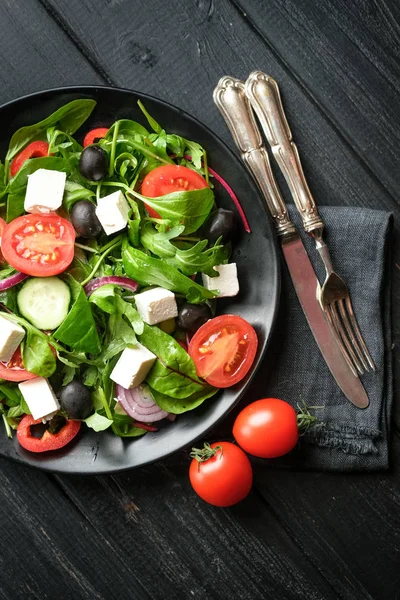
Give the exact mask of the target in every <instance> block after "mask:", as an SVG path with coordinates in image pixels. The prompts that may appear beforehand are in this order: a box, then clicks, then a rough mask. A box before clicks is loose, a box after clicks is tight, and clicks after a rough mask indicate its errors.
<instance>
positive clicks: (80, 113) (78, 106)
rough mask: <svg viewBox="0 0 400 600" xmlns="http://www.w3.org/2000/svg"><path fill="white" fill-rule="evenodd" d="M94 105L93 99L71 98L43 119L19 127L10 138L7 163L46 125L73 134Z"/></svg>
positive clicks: (42, 131)
mask: <svg viewBox="0 0 400 600" xmlns="http://www.w3.org/2000/svg"><path fill="white" fill-rule="evenodd" d="M95 106H96V102H95V100H90V99H81V100H73V101H72V102H69V103H68V104H65V105H64V106H61V108H59V109H58V110H56V111H55V112H54V113H52V114H51V115H49V116H48V117H47V118H46V119H43V121H39V123H35V124H34V125H26V126H25V127H21V128H20V129H18V131H16V132H15V133H14V135H13V136H12V138H11V140H10V145H9V147H8V152H7V156H6V161H7V163H9V162H10V160H12V158H14V156H15V155H16V154H18V152H20V150H22V148H24V147H25V146H26V145H27V144H29V143H30V142H32V141H34V140H36V139H38V138H40V137H41V136H42V135H43V134H44V132H45V131H46V129H47V128H48V127H53V126H55V127H58V128H59V129H61V130H62V131H63V132H65V133H67V134H70V135H71V134H73V133H75V131H76V130H77V129H79V127H80V126H81V125H82V124H83V123H84V122H85V121H86V119H87V118H88V117H89V116H90V114H91V112H92V110H93V109H94V107H95Z"/></svg>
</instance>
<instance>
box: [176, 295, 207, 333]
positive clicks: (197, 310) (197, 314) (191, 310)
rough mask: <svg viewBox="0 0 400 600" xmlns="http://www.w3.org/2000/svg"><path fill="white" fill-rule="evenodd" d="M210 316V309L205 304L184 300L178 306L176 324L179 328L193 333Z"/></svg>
mask: <svg viewBox="0 0 400 600" xmlns="http://www.w3.org/2000/svg"><path fill="white" fill-rule="evenodd" d="M211 318H212V313H211V309H210V307H209V306H208V305H207V304H189V302H185V303H184V304H182V306H180V308H179V311H178V319H177V325H178V327H179V328H180V329H184V330H185V331H188V332H189V333H194V332H195V331H197V330H198V329H199V327H201V326H202V325H204V323H206V322H207V321H208V319H211Z"/></svg>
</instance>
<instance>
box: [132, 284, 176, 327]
mask: <svg viewBox="0 0 400 600" xmlns="http://www.w3.org/2000/svg"><path fill="white" fill-rule="evenodd" d="M135 302H136V308H137V309H138V312H139V314H140V316H141V317H142V319H143V321H144V322H145V323H148V324H149V325H155V324H156V323H161V321H166V320H167V319H173V318H174V317H177V316H178V307H177V305H176V300H175V294H173V293H172V292H170V291H169V290H165V289H164V288H162V287H156V288H153V289H152V290H148V291H147V292H142V293H141V294H137V295H136V296H135Z"/></svg>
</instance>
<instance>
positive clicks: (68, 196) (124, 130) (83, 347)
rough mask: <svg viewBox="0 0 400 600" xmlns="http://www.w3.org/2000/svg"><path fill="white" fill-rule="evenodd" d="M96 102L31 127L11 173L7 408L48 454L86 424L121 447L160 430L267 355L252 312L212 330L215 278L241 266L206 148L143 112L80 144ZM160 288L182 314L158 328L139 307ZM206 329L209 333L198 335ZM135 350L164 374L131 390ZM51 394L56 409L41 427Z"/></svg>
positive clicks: (70, 107)
mask: <svg viewBox="0 0 400 600" xmlns="http://www.w3.org/2000/svg"><path fill="white" fill-rule="evenodd" d="M95 104H96V103H95V101H94V100H89V99H82V100H75V101H73V102H70V103H69V104H67V105H65V106H63V107H61V108H60V109H58V110H57V111H56V112H55V113H53V114H51V115H49V116H48V117H47V118H46V119H44V120H43V121H41V122H39V123H36V124H35V125H30V126H26V127H22V128H21V129H19V130H18V131H17V132H15V133H14V135H13V136H12V138H11V140H10V144H9V149H8V152H7V155H6V157H5V161H4V163H1V164H0V206H1V211H2V212H1V214H2V216H3V217H4V219H1V220H0V228H1V230H0V235H1V253H2V256H1V257H0V258H1V262H0V318H1V319H2V323H6V322H7V323H8V324H11V327H12V328H13V329H12V331H11V333H10V335H9V337H8V338H7V339H5V338H4V339H3V340H2V341H1V342H0V346H1V344H2V343H3V347H2V350H1V351H2V352H3V353H4V354H3V356H2V360H0V400H1V402H0V411H1V413H2V417H3V421H4V425H5V428H6V431H7V434H8V435H9V437H11V436H12V430H13V429H18V440H19V441H20V443H21V444H22V445H23V446H24V447H25V448H27V449H28V450H32V451H35V452H40V451H44V450H51V449H55V448H58V447H62V446H63V445H65V444H66V443H68V442H69V441H70V440H71V439H72V438H73V437H74V436H75V435H76V434H77V433H78V431H79V427H77V425H76V424H77V423H79V424H80V423H82V422H84V423H85V424H86V426H87V427H90V428H92V429H94V430H95V431H102V430H105V429H108V428H110V429H111V430H112V431H113V433H114V434H115V435H117V436H121V437H135V436H140V435H143V434H145V433H146V432H147V431H155V430H157V429H158V428H159V427H160V426H163V424H164V423H168V421H172V420H173V419H174V418H175V416H176V415H179V414H181V413H183V412H185V411H188V410H192V409H194V408H196V407H197V406H199V405H200V404H201V403H202V402H204V401H205V400H206V399H208V398H211V397H212V396H213V395H214V394H216V393H217V391H218V389H219V387H227V386H228V385H232V384H234V383H236V382H237V381H238V380H239V379H241V378H242V377H244V375H245V374H246V373H247V371H248V370H249V368H250V367H251V363H252V362H253V359H254V355H255V351H256V347H257V338H256V336H255V334H254V336H253V335H250V338H251V341H250V342H249V341H248V328H250V329H252V328H251V325H249V324H248V323H247V324H246V327H245V328H243V327H242V324H241V323H240V321H243V319H240V317H234V321H233V324H232V322H231V321H229V323H228V322H227V323H226V324H225V323H224V321H222V324H220V325H219V326H218V327H217V328H216V329H215V327H214V328H210V325H209V324H210V323H212V322H214V316H215V312H216V306H217V302H216V300H215V299H216V298H217V297H218V296H220V295H223V294H222V292H221V290H220V289H219V288H218V286H217V285H215V287H214V286H213V285H210V281H211V282H212V281H213V280H214V281H220V285H221V289H222V286H223V285H225V284H224V283H223V269H224V267H225V266H226V267H229V268H231V267H233V265H232V264H229V257H230V254H231V243H232V240H233V239H234V234H235V228H236V216H235V214H236V213H234V212H232V211H224V210H222V209H218V208H217V205H216V202H215V197H214V193H213V186H212V177H210V172H211V169H209V168H208V166H207V158H206V153H205V150H204V149H203V148H202V147H201V146H200V145H199V144H198V143H197V142H195V141H191V140H187V139H185V138H183V137H181V136H178V135H176V134H173V133H167V132H166V131H165V130H164V129H163V128H162V127H161V126H160V125H159V124H158V123H157V122H156V121H155V120H154V119H153V118H152V117H151V116H150V115H149V114H148V113H147V111H146V109H145V107H144V106H143V105H142V104H141V103H140V102H139V103H138V104H139V106H140V108H141V110H142V112H143V122H144V123H146V125H143V124H141V123H138V122H135V121H132V120H129V119H121V120H119V121H116V122H114V123H113V124H111V125H110V126H109V127H107V126H106V125H108V124H102V125H104V127H101V128H98V129H95V130H91V131H86V132H85V133H84V136H85V137H84V141H83V145H81V143H80V141H79V139H78V137H76V136H74V134H75V132H76V131H77V130H78V129H80V128H81V127H82V125H84V123H85V121H86V120H87V119H88V117H89V116H90V114H91V113H92V111H93V109H94V107H95ZM82 137H83V136H82ZM213 173H214V172H213ZM217 177H218V176H217ZM49 189H51V194H50V193H49ZM38 190H39V191H38ZM47 196H49V198H47ZM58 196H59V202H58V205H57V197H58ZM239 212H240V211H239ZM245 227H246V228H248V225H247V222H245ZM218 269H219V270H218ZM235 269H236V267H235ZM225 276H226V277H230V278H234V276H235V275H234V274H231V271H229V273H228V272H227V275H225ZM205 278H207V279H205ZM205 282H206V283H205ZM229 286H230V287H229ZM160 288H162V289H161V295H162V296H163V298H162V302H164V303H166V304H165V306H167V305H168V306H167V309H168V310H172V311H175V312H172V313H171V314H173V316H172V317H168V318H166V319H164V320H160V318H159V320H158V321H157V322H155V323H153V322H152V321H151V319H152V318H153V317H152V315H154V314H155V311H157V310H158V311H160V310H161V309H163V310H164V308H163V306H164V305H162V306H161V304H160V302H161V300H160V301H157V302H158V304H157V306H155V305H154V307H152V306H153V305H151V306H150V304H149V307H148V308H147V310H148V313H146V315H147V316H144V313H143V311H139V310H138V308H139V303H138V304H136V300H135V298H137V297H138V294H144V293H145V292H147V291H151V290H153V291H154V290H155V289H156V290H159V289H160ZM227 289H233V288H232V281H229V285H228V287H227ZM237 289H238V288H237ZM163 291H164V292H165V294H164V295H163ZM234 293H237V290H236V291H235V292H229V291H228V292H226V294H225V295H233V294H234ZM168 294H169V296H168ZM164 296H165V298H164ZM168 302H169V304H168ZM171 303H172V304H171ZM174 303H175V304H176V310H175V308H174V306H175V305H174ZM172 305H174V306H172ZM171 307H172V308H171ZM167 309H165V310H167ZM151 311H153V312H151ZM160 314H161V315H162V314H164V313H162V312H161V313H160ZM165 314H166V315H167V312H166V313H165ZM168 314H169V313H168ZM218 318H219V319H223V318H224V317H223V316H222V317H218ZM1 319H0V320H1ZM235 319H236V320H238V321H235ZM7 323H6V325H5V326H3V325H2V324H1V323H0V338H1V336H2V335H3V337H4V335H5V333H4V331H5V329H6V328H7V327H8V324H7ZM238 323H239V325H238ZM205 326H208V329H207V331H210V334H209V337H207V335H206V337H204V335H203V336H199V335H198V334H199V332H201V331H202V327H205ZM2 328H3V329H2ZM252 331H254V330H252ZM2 332H3V333H2ZM19 332H20V334H21V337H22V339H21V341H20V342H19V343H18V344H17V347H16V348H15V349H14V348H13V353H12V357H11V358H9V357H6V358H7V359H5V358H4V357H5V356H6V354H7V351H8V350H10V347H9V344H12V343H13V340H14V342H15V336H16V335H17V334H18V335H19ZM246 332H247V333H246ZM206 333H207V332H206ZM13 336H14V337H13ZM195 338H196V339H197V338H198V339H199V340H200V341H199V342H198V344H196V347H195V348H193V351H191V350H190V348H191V347H192V341H193V340H194V339H195ZM216 342H217V344H215V343H216ZM138 348H139V349H140V348H143V352H148V353H150V354H151V356H152V358H151V361H150V362H151V366H150V368H147V367H146V368H147V372H146V373H145V375H144V378H143V374H142V376H140V373H139V375H138V374H132V377H133V379H132V381H136V382H137V381H139V380H137V377H141V380H140V381H139V383H137V384H134V385H132V386H129V387H124V386H122V385H121V384H120V383H119V381H118V380H117V379H118V378H116V376H115V375H114V376H113V373H117V370H118V369H117V366H118V361H121V360H122V358H123V355H125V352H126V351H127V350H135V349H138ZM205 355H207V362H206V363H202V360H203V356H205ZM213 356H215V357H216V358H215V359H214V358H212V357H213ZM238 357H239V358H238ZM194 359H195V360H194ZM142 363H143V364H142ZM142 363H141V364H140V369H142V368H144V367H143V365H144V362H143V361H142ZM127 364H128V363H127ZM202 364H203V367H202V368H200V366H201V365H202ZM204 364H207V368H204ZM140 369H139V371H140ZM219 371H221V372H222V371H224V376H223V377H222V376H221V377H218V372H219ZM140 372H141V371H140ZM230 372H232V375H233V376H234V378H233V379H232V381H231V382H230ZM238 374H239V375H238ZM135 377H136V379H135ZM39 378H40V379H39ZM210 382H211V383H210ZM39 384H40V385H41V386H42V387H41V388H40V393H41V394H42V393H44V392H45V393H46V394H47V393H49V394H50V395H52V397H53V399H54V402H55V410H52V411H51V412H50V413H49V414H47V415H42V414H40V417H38V418H35V415H34V414H33V413H34V410H33V409H32V405H31V403H30V399H31V398H33V400H32V403H34V402H36V397H35V396H34V395H33V394H34V387H35V385H36V386H37V387H38V389H39ZM43 386H47V387H46V390H44V387H43ZM25 390H27V391H26V392H25ZM29 390H30V391H29ZM28 391H29V394H31V395H30V396H29V395H28ZM49 398H50V396H49ZM35 410H36V409H35ZM71 421H73V422H74V426H71ZM42 422H45V423H46V425H45V433H44V434H43V435H42V437H41V438H40V439H39V441H40V442H41V443H39V442H38V441H37V440H38V436H37V435H34V431H33V426H35V425H38V424H39V423H42Z"/></svg>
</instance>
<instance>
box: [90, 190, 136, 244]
mask: <svg viewBox="0 0 400 600" xmlns="http://www.w3.org/2000/svg"><path fill="white" fill-rule="evenodd" d="M129 210H130V209H129V204H128V203H127V201H126V200H125V196H124V195H123V193H122V192H121V191H119V192H114V193H113V194H109V195H108V196H104V198H99V200H98V202H97V208H96V215H97V218H98V219H99V221H100V223H101V225H102V227H103V229H104V231H105V232H106V234H107V235H111V234H112V233H116V232H117V231H121V229H124V228H125V227H126V224H127V222H128V215H129Z"/></svg>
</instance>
